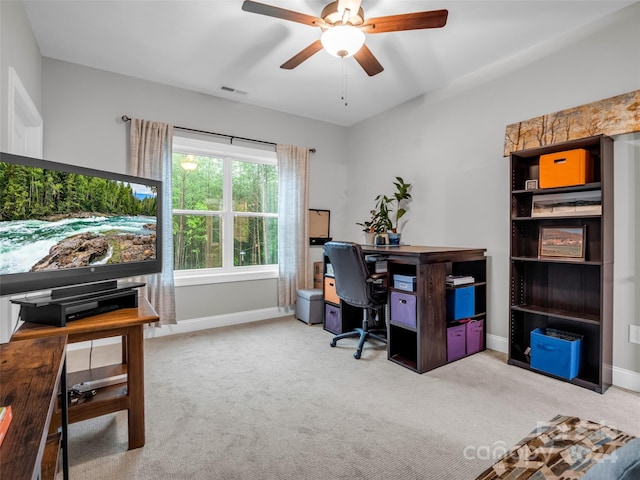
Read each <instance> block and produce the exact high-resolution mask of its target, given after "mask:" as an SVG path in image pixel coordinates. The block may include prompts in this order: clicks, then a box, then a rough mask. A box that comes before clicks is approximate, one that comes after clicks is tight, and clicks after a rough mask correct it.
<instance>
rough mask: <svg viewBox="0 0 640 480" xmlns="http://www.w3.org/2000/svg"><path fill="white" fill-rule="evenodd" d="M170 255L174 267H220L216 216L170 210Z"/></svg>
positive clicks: (190, 268)
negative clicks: (183, 213) (173, 212)
mask: <svg viewBox="0 0 640 480" xmlns="http://www.w3.org/2000/svg"><path fill="white" fill-rule="evenodd" d="M173 259H174V262H175V265H174V268H175V269H176V270H192V269H196V268H220V267H222V244H221V230H220V217H219V216H217V215H214V216H212V215H178V214H174V215H173Z"/></svg>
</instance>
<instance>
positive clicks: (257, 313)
mask: <svg viewBox="0 0 640 480" xmlns="http://www.w3.org/2000/svg"><path fill="white" fill-rule="evenodd" d="M293 313H294V309H293V308H287V307H284V308H280V307H273V308H263V309H260V310H251V311H248V312H237V313H227V314H223V315H213V316H210V317H201V318H191V319H189V320H181V321H179V322H178V323H177V324H176V325H162V326H161V327H155V326H147V327H145V328H144V338H145V339H148V338H159V337H166V336H168V335H178V334H180V333H190V332H197V331H200V330H208V329H210V328H217V327H227V326H230V325H240V324H242V323H251V322H259V321H261V320H269V319H270V318H278V317H287V316H289V315H293ZM116 343H120V337H110V338H102V339H98V340H94V341H93V346H94V347H100V346H103V345H113V344H116ZM89 345H90V342H80V343H72V344H69V345H68V346H67V350H81V349H83V348H88V347H89Z"/></svg>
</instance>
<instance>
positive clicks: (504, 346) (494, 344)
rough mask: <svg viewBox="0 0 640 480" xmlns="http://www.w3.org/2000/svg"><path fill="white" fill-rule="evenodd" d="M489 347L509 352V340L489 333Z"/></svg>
mask: <svg viewBox="0 0 640 480" xmlns="http://www.w3.org/2000/svg"><path fill="white" fill-rule="evenodd" d="M487 348H488V349H489V350H495V351H496V352H500V353H509V340H507V339H506V338H505V337H499V336H497V335H491V334H489V333H487Z"/></svg>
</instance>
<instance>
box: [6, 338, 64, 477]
mask: <svg viewBox="0 0 640 480" xmlns="http://www.w3.org/2000/svg"><path fill="white" fill-rule="evenodd" d="M66 348H67V336H66V335H59V336H56V337H50V338H37V339H34V340H22V341H19V342H10V343H5V344H2V345H0V373H1V375H2V387H1V388H0V405H3V406H6V405H11V411H12V413H13V420H12V421H11V424H10V425H9V429H8V431H7V435H6V437H5V439H4V441H3V442H2V446H0V478H3V479H4V478H6V479H11V480H22V479H29V480H30V479H49V480H53V479H55V478H56V474H57V470H58V460H59V456H60V447H62V461H63V462H62V463H63V475H64V478H65V480H66V479H68V478H69V477H68V474H69V469H68V462H67V449H66V437H67V429H66V403H65V402H62V408H61V409H56V405H57V400H58V392H59V391H65V390H66V384H65V353H66ZM56 417H60V418H58V419H57V422H55V423H57V424H59V425H60V424H61V425H62V428H61V429H60V430H61V431H58V428H56V427H54V421H53V420H54V419H55V418H56Z"/></svg>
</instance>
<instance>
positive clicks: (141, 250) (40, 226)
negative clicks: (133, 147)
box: [0, 153, 162, 295]
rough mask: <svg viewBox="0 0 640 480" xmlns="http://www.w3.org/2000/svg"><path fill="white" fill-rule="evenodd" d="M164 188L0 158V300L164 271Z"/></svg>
mask: <svg viewBox="0 0 640 480" xmlns="http://www.w3.org/2000/svg"><path fill="white" fill-rule="evenodd" d="M161 198H162V183H161V182H159V181H156V180H149V179H145V178H139V177H135V176H131V175H123V174H119V173H113V172H106V171H101V170H94V169H90V168H84V167H77V166H72V165H66V164H63V163H57V162H51V161H46V160H39V159H35V158H29V157H23V156H18V155H12V154H7V153H0V295H12V294H17V293H24V292H33V291H39V290H49V289H56V288H58V287H68V286H75V285H80V284H100V283H102V282H105V281H107V283H113V281H114V280H118V279H123V278H127V277H131V276H135V275H146V274H150V273H158V272H160V271H161V270H162V258H161V252H162V246H161V238H162V235H161V234H162V232H161V224H162V219H161V212H162V206H161Z"/></svg>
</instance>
